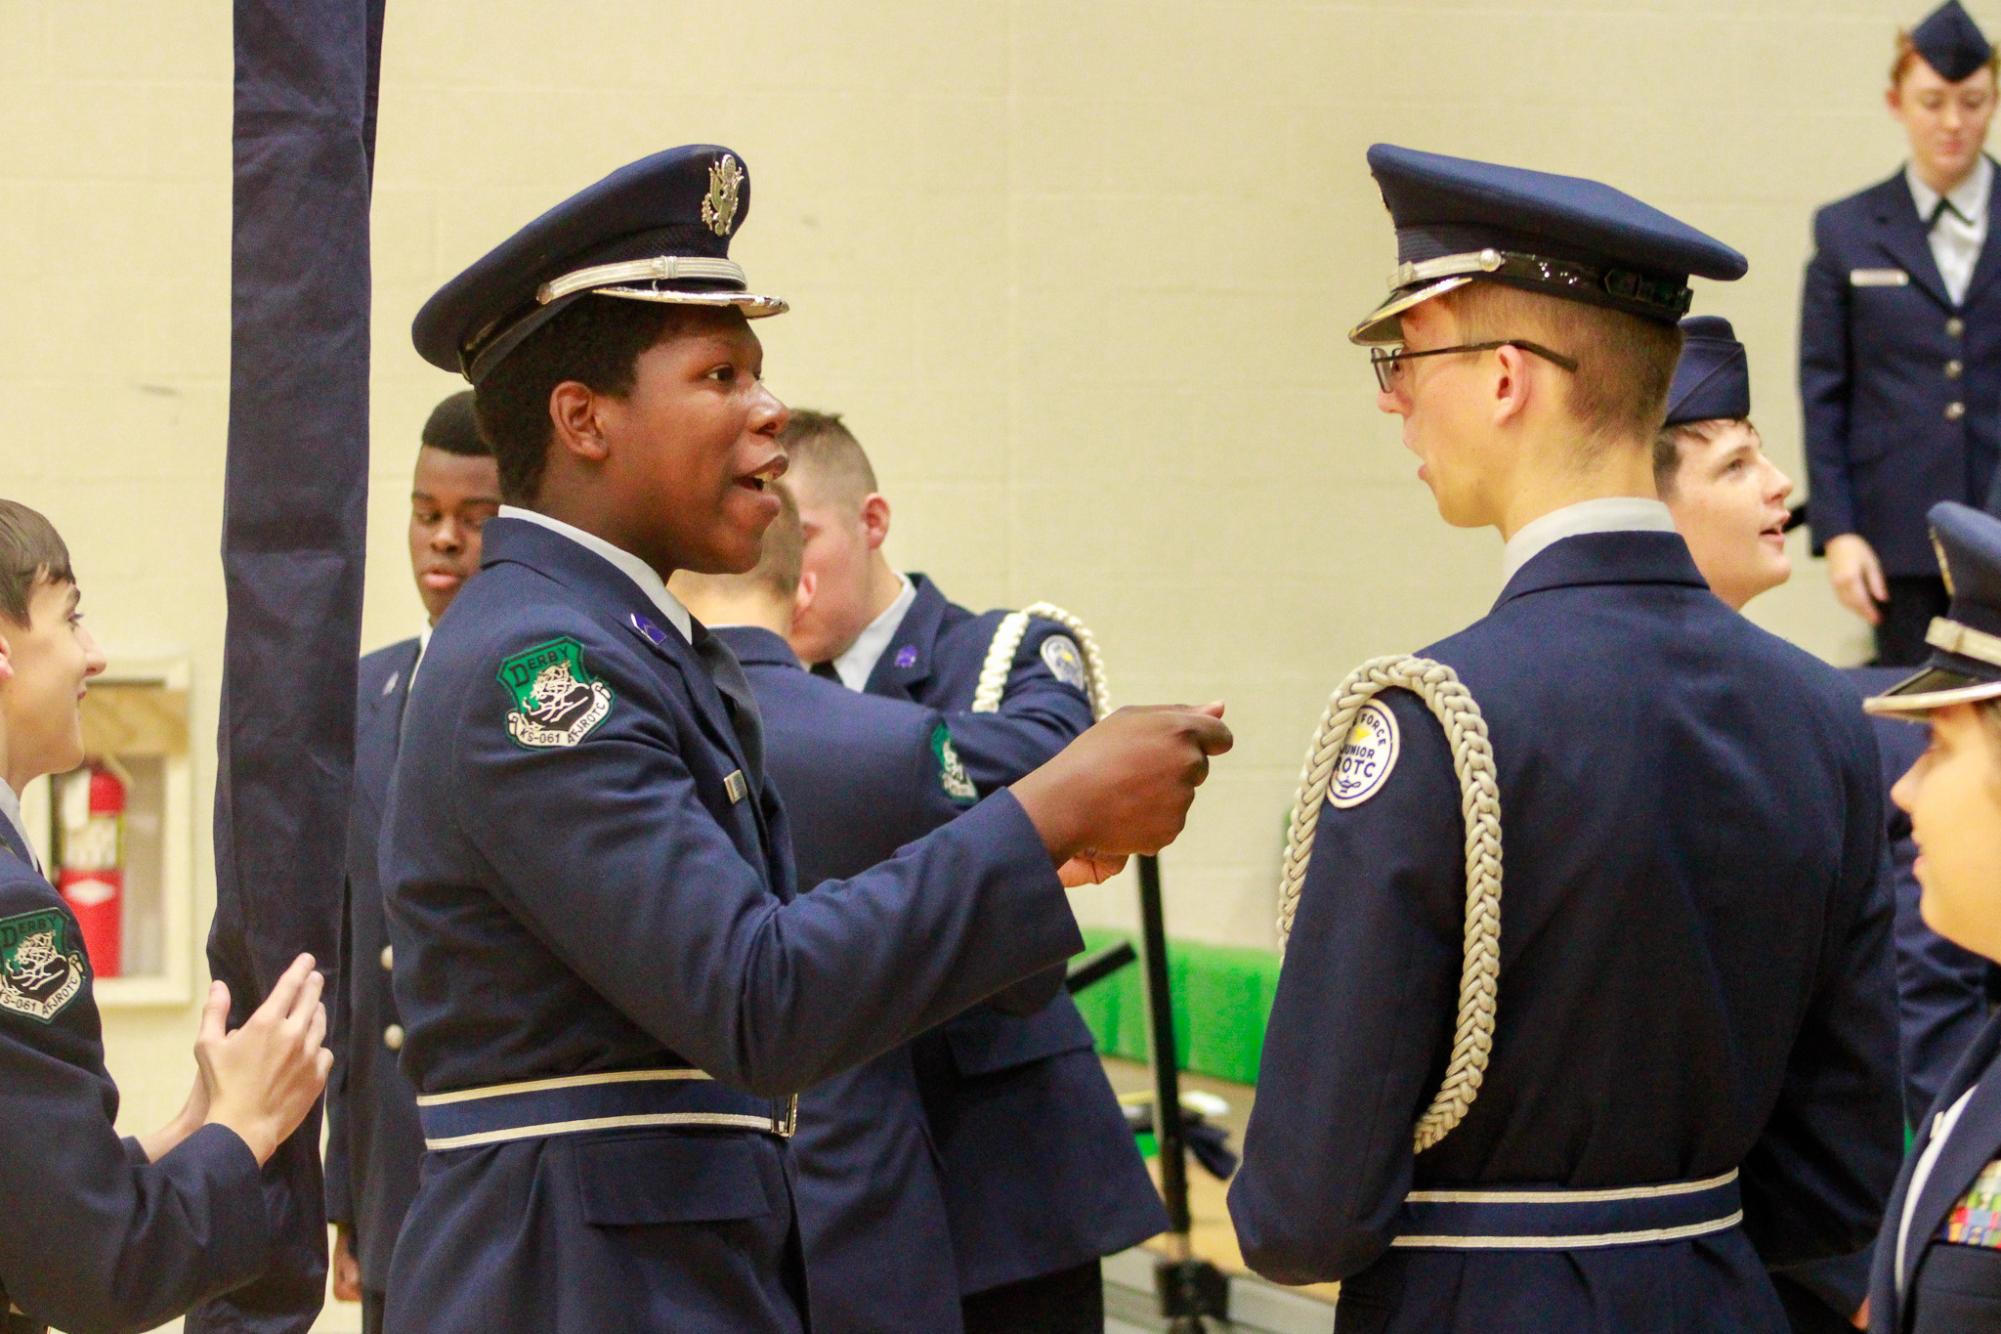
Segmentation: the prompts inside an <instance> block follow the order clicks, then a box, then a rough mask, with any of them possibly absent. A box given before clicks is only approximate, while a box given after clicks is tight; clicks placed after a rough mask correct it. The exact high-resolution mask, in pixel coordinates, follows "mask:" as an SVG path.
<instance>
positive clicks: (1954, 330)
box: [1945, 315, 1966, 338]
mask: <svg viewBox="0 0 2001 1334" xmlns="http://www.w3.org/2000/svg"><path fill="white" fill-rule="evenodd" d="M1965 332H1966V321H1965V320H1962V319H1961V318H1959V316H1957V315H1955V316H1953V317H1952V318H1951V319H1949V320H1947V321H1946V322H1945V336H1946V337H1947V338H1957V337H1959V336H1960V335H1961V334H1963V333H1965Z"/></svg>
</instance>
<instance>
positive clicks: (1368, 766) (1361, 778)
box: [1327, 699, 1398, 810]
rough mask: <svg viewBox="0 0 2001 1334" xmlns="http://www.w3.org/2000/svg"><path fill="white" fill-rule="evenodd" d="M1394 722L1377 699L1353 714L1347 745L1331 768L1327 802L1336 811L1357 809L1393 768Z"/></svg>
mask: <svg viewBox="0 0 2001 1334" xmlns="http://www.w3.org/2000/svg"><path fill="white" fill-rule="evenodd" d="M1397 746H1398V737H1397V719H1396V715H1395V714H1393V713H1391V712H1390V711H1389V710H1388V709H1387V708H1385V707H1384V706H1383V704H1382V702H1381V701H1380V700H1373V699H1372V700H1370V701H1369V702H1368V703H1367V704H1364V705H1363V706H1362V711H1361V712H1360V713H1358V714H1356V715H1355V725H1354V727H1352V728H1350V729H1349V731H1348V744H1347V745H1346V746H1344V747H1342V749H1341V758H1340V759H1339V760H1338V761H1337V762H1336V763H1335V766H1334V781H1333V782H1332V783H1330V784H1328V787H1327V800H1328V801H1330V802H1332V803H1333V804H1334V806H1335V807H1336V808H1337V809H1339V810H1346V809H1348V808H1349V807H1350V806H1359V805H1361V804H1362V803H1363V802H1365V801H1367V800H1368V799H1369V798H1370V797H1373V796H1375V795H1376V793H1378V792H1380V791H1381V790H1382V787H1383V784H1384V783H1386V782H1388V781H1389V777H1390V770H1392V769H1394V768H1396V767H1397Z"/></svg>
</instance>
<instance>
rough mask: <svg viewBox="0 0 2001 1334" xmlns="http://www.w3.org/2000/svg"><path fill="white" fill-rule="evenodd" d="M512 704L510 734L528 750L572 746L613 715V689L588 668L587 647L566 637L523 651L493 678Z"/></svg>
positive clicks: (515, 742) (502, 665)
mask: <svg viewBox="0 0 2001 1334" xmlns="http://www.w3.org/2000/svg"><path fill="white" fill-rule="evenodd" d="M495 675H496V676H497V677H498V679H499V681H500V684H501V685H503V686H505V687H507V693H508V694H509V695H511V696H512V697H513V699H514V711H513V712H510V713H509V714H508V715H507V735H508V736H509V737H510V738H512V739H513V741H514V744H515V745H517V746H521V747H524V748H526V749H529V750H536V749H541V748H544V747H549V746H574V745H576V744H577V743H578V742H579V741H582V740H583V739H584V738H585V737H587V736H589V735H590V734H591V733H592V732H593V731H594V730H596V728H597V726H598V724H599V723H602V722H603V721H604V720H605V715H607V714H609V713H610V712H611V701H612V694H611V687H610V686H608V685H606V684H605V683H604V682H602V681H600V680H598V679H597V678H596V677H595V676H592V675H591V674H590V671H589V670H588V669H587V668H585V666H584V646H583V645H582V644H579V643H578V642H577V641H576V640H574V639H571V638H569V637H568V636H565V637H564V638H562V639H552V640H550V641H549V642H548V643H546V644H537V645H536V646H535V647H534V648H530V649H523V650H522V651H521V652H519V653H517V654H515V655H514V656H513V657H511V658H508V659H507V660H506V661H504V662H502V663H501V664H500V670H499V671H498V672H497V673H495Z"/></svg>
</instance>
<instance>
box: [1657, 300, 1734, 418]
mask: <svg viewBox="0 0 2001 1334" xmlns="http://www.w3.org/2000/svg"><path fill="white" fill-rule="evenodd" d="M1750 415H1751V363H1750V360H1749V359H1748V358H1747V357H1746V356H1745V355H1744V345H1743V344H1742V343H1740V342H1738V341H1737V334H1736V332H1735V331H1734V330H1732V329H1731V327H1730V321H1728V320H1726V319H1724V318H1723V317H1722V316H1721V315H1691V316H1689V317H1688V318H1687V319H1685V320H1683V321H1682V322H1681V360H1680V361H1678V362H1676V363H1675V367H1674V383H1673V385H1671V386H1670V387H1669V388H1668V406H1667V421H1666V422H1664V423H1663V425H1666V426H1681V425H1684V424H1686V423H1688V422H1701V421H1710V420H1713V419H1715V418H1718V417H1729V418H1735V417H1748V416H1750Z"/></svg>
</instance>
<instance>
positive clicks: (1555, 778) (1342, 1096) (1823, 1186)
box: [1230, 533, 1903, 1334]
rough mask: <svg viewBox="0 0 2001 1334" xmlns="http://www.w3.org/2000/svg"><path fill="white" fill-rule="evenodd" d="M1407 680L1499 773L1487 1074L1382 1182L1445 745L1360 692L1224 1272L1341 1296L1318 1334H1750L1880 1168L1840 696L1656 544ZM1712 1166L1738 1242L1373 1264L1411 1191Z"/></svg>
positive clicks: (1854, 820)
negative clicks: (1354, 764)
mask: <svg viewBox="0 0 2001 1334" xmlns="http://www.w3.org/2000/svg"><path fill="white" fill-rule="evenodd" d="M1425 655H1426V656H1429V657H1433V658H1436V659H1438V660H1440V661H1442V662H1445V663H1447V664H1448V665H1450V666H1452V667H1453V668H1455V669H1456V670H1457V671H1458V673H1459V675H1460V677H1461V679H1462V680H1463V681H1464V682H1465V683H1466V686H1467V688H1468V689H1469V690H1470V691H1471V692H1472V694H1473V697H1474V699H1475V700H1477V701H1478V703H1479V705H1480V707H1481V709H1482V710H1483V712H1484V714H1485V716H1486V720H1487V726H1488V728H1489V732H1490V735H1491V738H1492V742H1493V750H1494V758H1495V762H1496V764H1497V766H1498V770H1499V774H1498V777H1499V784H1500V799H1501V820H1502V844H1503V857H1504V861H1505V868H1504V874H1505V882H1504V885H1503V890H1502V900H1501V919H1502V926H1501V971H1500V981H1499V993H1498V996H1499V1009H1498V1017H1497V1022H1496V1029H1495V1036H1494V1047H1493V1054H1492V1059H1491V1063H1490V1064H1489V1065H1488V1067H1487V1072H1486V1079H1485V1083H1484V1084H1483V1085H1482V1087H1481V1090H1480V1094H1479V1098H1478V1100H1477V1101H1476V1102H1474V1103H1473V1105H1472V1107H1471V1108H1470V1110H1469V1111H1468V1113H1467V1116H1466V1119H1465V1120H1464V1121H1463V1122H1462V1123H1461V1124H1460V1125H1459V1126H1458V1128H1457V1129H1455V1130H1454V1131H1452V1133H1451V1134H1450V1135H1449V1136H1447V1137H1446V1138H1445V1140H1444V1141H1443V1142H1442V1143H1440V1144H1438V1145H1436V1146H1434V1147H1433V1148H1431V1149H1429V1150H1427V1151H1426V1152H1425V1153H1424V1154H1423V1155H1422V1156H1417V1157H1414V1156H1413V1152H1412V1147H1411V1127H1412V1126H1413V1124H1414V1123H1415V1122H1416V1120H1417V1118H1418V1115H1419V1113H1420V1112H1422V1111H1423V1109H1424V1108H1425V1107H1426V1106H1427V1105H1428V1104H1429V1102H1430V1100H1431V1097H1432V1095H1433V1094H1434V1093H1435V1092H1436V1090H1437V1088H1438V1084H1439V1079H1440V1077H1441V1075H1442V1074H1443V1072H1444V1068H1445V1061H1446V1056H1447V1053H1448V1052H1449V1050H1450V1048H1451V1043H1452V1030H1453V1022H1454V1014H1455V1010H1456V1005H1457V993H1458V982H1459V974H1460V963H1461V959H1460V952H1461V937H1462V934H1463V924H1464V912H1465V898H1464V895H1465V874H1464V864H1463V838H1464V833H1463V826H1462V822H1461V818H1460V793H1459V784H1458V780H1457V778H1456V777H1455V775H1454V773H1453V769H1452V763H1451V758H1450V755H1449V753H1448V750H1447V746H1446V743H1445V737H1444V732H1443V730H1442V729H1441V728H1440V726H1439V725H1438V723H1437V722H1436V720H1434V719H1433V718H1432V716H1431V714H1430V712H1429V710H1427V709H1426V708H1425V707H1424V705H1423V704H1422V703H1421V702H1420V701H1419V700H1418V699H1417V698H1416V697H1415V696H1412V695H1409V694H1407V693H1405V692H1402V691H1392V692H1388V693H1387V694H1385V695H1383V696H1380V697H1379V698H1382V699H1384V700H1386V701H1387V702H1388V707H1389V708H1390V709H1391V711H1392V712H1393V714H1394V715H1395V717H1396V720H1397V723H1398V725H1399V728H1400V731H1401V736H1402V751H1401V754H1400V757H1399V758H1398V759H1397V761H1396V763H1395V766H1394V768H1393V769H1392V770H1391V771H1390V773H1389V776H1388V778H1387V779H1386V780H1385V781H1384V782H1383V784H1382V786H1381V788H1380V789H1379V790H1378V791H1376V792H1375V794H1374V795H1373V796H1371V797H1369V798H1368V799H1367V800H1365V801H1363V802H1362V803H1361V804H1359V805H1355V806H1352V807H1350V808H1348V809H1345V810H1344V809H1337V808H1334V807H1333V806H1332V805H1331V804H1330V805H1329V807H1328V808H1327V809H1325V810H1323V811H1322V813H1321V819H1320V824H1319V829H1318V833H1317V836H1316V841H1315V845H1314V852H1313V858H1312V862H1311V865H1310V867H1309V870H1308V875H1307V880H1306V883H1305V886H1304V890H1303V893H1302V895H1301V898H1300V903H1299V910H1298V916H1297V918H1296V920H1295V925H1294V929H1293V935H1292V939H1291V943H1290V946H1289V948H1288V952H1287V955H1286V962H1285V968H1284V970H1283V972H1282V973H1281V975H1280V978H1279V986H1278V993H1277V997H1276V1002H1275V1004H1274V1007H1273V1010H1272V1016H1271V1021H1270V1027H1269V1029H1268V1030H1267V1033H1266V1038H1265V1049H1264V1058H1263V1065H1262V1068H1261V1071H1260V1076H1259V1083H1258V1099H1257V1103H1256V1106H1255V1107H1254V1108H1253V1109H1252V1114H1251V1119H1250V1125H1249V1128H1248V1131H1247V1134H1246V1139H1245V1149H1244V1163H1243V1167H1242V1168H1241V1169H1240V1171H1239V1172H1238V1174H1237V1178H1236V1181H1235V1182H1234V1184H1233V1185H1232V1186H1231V1189H1230V1212H1231V1215H1232V1217H1233V1218H1234V1219H1235V1221H1236V1225H1237V1235H1238V1239H1239V1240H1240V1241H1241V1242H1242V1244H1243V1250H1244V1256H1245V1259H1246V1260H1247V1261H1249V1263H1250V1264H1251V1266H1252V1267H1253V1268H1254V1269H1256V1270H1257V1271H1258V1272H1260V1273H1262V1274H1265V1275H1268V1276H1269V1277H1272V1278H1274V1279H1277V1280H1279V1281H1280V1282H1286V1283H1303V1282H1311V1281H1324V1280H1328V1279H1340V1280H1343V1286H1342V1291H1341V1302H1340V1315H1339V1319H1340V1324H1341V1329H1342V1331H1343V1334H1353V1332H1354V1331H1373V1330H1399V1331H1401V1330H1412V1331H1415V1330H1425V1331H1433V1332H1435V1331H1474V1330H1479V1331H1483V1334H1494V1332H1496V1331H1501V1332H1505V1331H1530V1330H1538V1331H1539V1330H1552V1329H1562V1330H1565V1331H1584V1330H1596V1331H1604V1332H1605V1334H1613V1332H1614V1331H1628V1330H1638V1329H1676V1330H1696V1329H1703V1330H1708V1329H1716V1330H1725V1329H1727V1330H1771V1331H1779V1330H1783V1329H1784V1328H1785V1323H1784V1316H1783V1313H1782V1312H1781V1311H1780V1309H1779V1305H1778V1300H1777V1298H1776V1296H1775V1295H1774V1293H1773V1290H1772V1286H1771V1282H1770V1280H1769V1279H1768V1278H1767V1277H1766V1273H1765V1267H1766V1265H1767V1264H1771V1265H1782V1264H1792V1263H1799V1262H1802V1261H1806V1260H1810V1259H1816V1258H1821V1257H1825V1256H1832V1255H1838V1254H1844V1253H1847V1252H1852V1251H1854V1250H1857V1249H1859V1248H1860V1247H1861V1246H1862V1245H1863V1244H1864V1243H1865V1242H1867V1241H1868V1240H1869V1238H1870V1236H1871V1235H1872V1234H1873V1232H1874V1230H1875V1225H1876V1220H1877V1219H1878V1217H1879V1216H1880V1212H1881V1208H1882V1203H1883V1198H1884V1195H1885V1193H1886V1191H1887V1189H1888V1187H1889V1184H1890V1179H1891V1177H1892V1176H1893V1175H1894V1171H1895V1166H1894V1165H1895V1163H1896V1160H1897V1157H1898V1154H1899V1152H1900V1149H1901V1134H1902V1120H1903V1118H1902V1115H1901V1112H1900V1109H1899V1106H1898V1096H1897V1085H1896V1080H1895V1079H1894V1077H1893V1075H1892V1073H1891V1072H1893V1071H1894V1070H1895V1069H1896V1060H1897V1054H1896V1041H1897V1032H1896V1012H1895V997H1894V992H1893V990H1892V986H1893V979H1892V977H1891V971H1890V917H1891V908H1890V901H1889V889H1888V883H1887V878H1888V867H1887V860H1886V858H1885V854H1884V820H1883V806H1882V786H1881V779H1880V775H1879V773H1878V769H1877V759H1876V747H1875V742H1874V739H1873V737H1872V735H1871V733H1870V730H1869V725H1868V723H1867V721H1866V720H1865V719H1864V718H1863V715H1862V711H1861V710H1860V709H1859V708H1857V707H1856V699H1855V692H1854V689H1853V687H1851V686H1850V685H1849V684H1848V683H1847V682H1846V681H1845V680H1843V679H1842V677H1841V675H1840V674H1839V673H1838V672H1837V671H1835V669H1833V668H1831V667H1828V666H1826V665H1825V664H1822V663H1820V662H1819V661H1817V660H1816V659H1813V658H1811V657H1809V656H1808V655H1807V654H1805V653H1803V652H1801V651H1799V650H1798V649H1795V648H1793V647H1791V646H1789V645H1787V644H1785V643H1784V642H1782V641H1780V640H1779V639H1777V638H1775V637H1773V636H1772V635H1769V634H1767V633H1766V632H1764V631H1763V630H1760V629H1758V628H1757V627H1756V626H1754V625H1752V624H1751V623H1750V622H1749V621H1746V620H1745V619H1744V618H1743V617H1742V616H1740V615H1738V614H1737V613H1735V612H1733V611H1731V610H1730V609H1729V608H1728V607H1726V606H1724V605H1723V603H1721V602H1719V601H1718V600H1717V599H1716V598H1715V597H1714V596H1713V595H1712V594H1711V593H1710V592H1709V590H1708V588H1707V587H1706V586H1705V585H1704V584H1703V581H1702V577H1701V576H1700V575H1699V574H1698V573H1697V572H1696V569H1695V565H1694V563H1693V561H1691V560H1690V558H1689V555H1688V549H1687V547H1686V546H1685V545H1684V544H1683V542H1682V540H1681V538H1680V537H1679V536H1677V535H1675V534H1672V533H1605V534H1590V535H1585V536H1577V537H1571V538H1567V539H1564V540H1562V541H1559V542H1557V543H1555V544H1554V545H1552V546H1551V547H1549V548H1548V549H1547V550H1545V551H1543V552H1542V553H1541V554H1539V555H1538V556H1536V557H1535V558H1533V559H1532V560H1530V561H1529V562H1528V563H1527V564H1526V565H1525V566H1523V568H1522V569H1521V570H1519V571H1518V572H1517V573H1516V575H1515V577H1514V578H1513V579H1512V580H1511V581H1510V582H1509V584H1508V586H1507V588H1506V589H1504V590H1503V592H1502V594H1501V597H1500V601H1499V602H1498V603H1497V604H1496V606H1495V607H1494V610H1493V611H1492V612H1491V613H1489V615H1488V616H1486V617H1485V618H1484V619H1482V620H1481V621H1479V622H1477V623H1475V624H1474V625H1473V626H1471V627H1470V628H1468V629H1467V630H1465V631H1462V632H1461V633H1459V634H1457V635H1454V636H1453V637H1451V638H1450V639H1447V640H1445V641H1443V642H1442V643H1439V644H1437V645H1434V646H1433V647H1431V648H1429V649H1427V650H1425ZM1774 793H1784V794H1786V797H1787V800H1785V801H1783V802H1781V801H1775V800H1774V799H1773V794H1774ZM1740 1166H1741V1168H1742V1181H1741V1186H1742V1194H1743V1200H1744V1224H1743V1227H1742V1228H1741V1229H1731V1230H1728V1231H1724V1232H1719V1233H1712V1234H1709V1235H1706V1236H1700V1237H1695V1238H1692V1239H1688V1240H1682V1241H1676V1242H1671V1243H1664V1244H1659V1245H1642V1246H1630V1247H1612V1248H1605V1249H1596V1250H1576V1251H1544V1252H1537V1251H1515V1252H1504V1251H1463V1250H1447V1251H1426V1250H1406V1249H1396V1250H1391V1249H1387V1248H1388V1247H1389V1244H1390V1241H1391V1239H1392V1238H1393V1237H1394V1236H1395V1235H1396V1232H1397V1222H1396V1219H1397V1213H1398V1209H1399V1206H1400V1205H1401V1203H1402V1201H1403V1199H1404V1196H1405V1195H1406V1194H1407V1193H1408V1192H1409V1191H1410V1190H1412V1189H1414V1188H1418V1189H1445V1188H1451V1187H1454V1186H1462V1187H1470V1186H1500V1185H1510V1186H1533V1185H1541V1186H1559V1187H1577V1188H1593V1187H1596V1188H1614V1187H1630V1186H1641V1185H1648V1184H1654V1183H1664V1182H1677V1181H1690V1180H1696V1179H1700V1178H1704V1177H1709V1176H1713V1175H1717V1174H1720V1173H1723V1172H1727V1171H1729V1170H1730V1169H1732V1168H1737V1167H1740Z"/></svg>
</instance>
